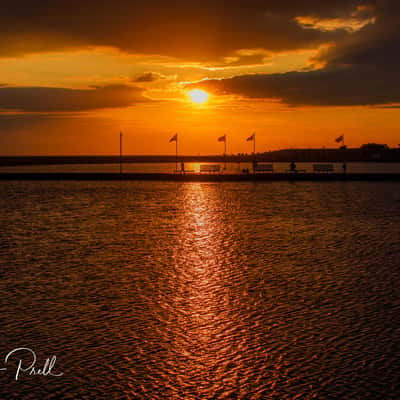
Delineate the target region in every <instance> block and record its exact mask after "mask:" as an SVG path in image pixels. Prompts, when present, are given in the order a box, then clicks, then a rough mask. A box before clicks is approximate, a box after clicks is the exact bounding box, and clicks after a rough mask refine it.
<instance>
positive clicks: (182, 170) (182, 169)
mask: <svg viewBox="0 0 400 400" xmlns="http://www.w3.org/2000/svg"><path fill="white" fill-rule="evenodd" d="M181 172H182V174H184V173H185V163H184V162H183V161H181Z"/></svg>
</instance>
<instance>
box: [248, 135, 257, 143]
mask: <svg viewBox="0 0 400 400" xmlns="http://www.w3.org/2000/svg"><path fill="white" fill-rule="evenodd" d="M255 136H256V134H255V133H253V134H252V135H251V136H249V137H248V138H247V139H246V142H251V141H252V140H254V138H255Z"/></svg>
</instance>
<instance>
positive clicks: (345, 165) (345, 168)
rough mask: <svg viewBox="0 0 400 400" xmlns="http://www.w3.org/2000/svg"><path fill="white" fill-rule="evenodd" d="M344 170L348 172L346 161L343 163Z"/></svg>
mask: <svg viewBox="0 0 400 400" xmlns="http://www.w3.org/2000/svg"><path fill="white" fill-rule="evenodd" d="M342 171H343V173H344V174H345V173H346V172H347V164H346V163H345V162H344V163H343V164H342Z"/></svg>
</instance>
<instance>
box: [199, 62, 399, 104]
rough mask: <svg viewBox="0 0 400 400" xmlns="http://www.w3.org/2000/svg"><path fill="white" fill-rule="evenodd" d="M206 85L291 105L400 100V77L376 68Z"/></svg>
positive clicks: (247, 78)
mask: <svg viewBox="0 0 400 400" xmlns="http://www.w3.org/2000/svg"><path fill="white" fill-rule="evenodd" d="M192 86H194V87H202V88H205V89H208V90H211V91H216V92H218V93H221V94H237V95H241V96H246V97H250V98H260V99H261V98H263V99H264V98H267V99H277V100H281V101H283V102H284V103H286V104H289V105H291V106H301V105H315V106H341V105H376V104H387V103H395V102H400V91H399V87H400V77H398V76H397V74H390V76H385V78H384V79H382V78H380V76H379V74H378V75H377V71H376V70H374V69H370V70H368V69H363V68H343V69H329V70H319V71H310V72H289V73H286V74H270V75H260V74H259V75H244V76H237V77H234V78H230V79H222V80H208V81H204V82H202V83H199V84H193V85H192Z"/></svg>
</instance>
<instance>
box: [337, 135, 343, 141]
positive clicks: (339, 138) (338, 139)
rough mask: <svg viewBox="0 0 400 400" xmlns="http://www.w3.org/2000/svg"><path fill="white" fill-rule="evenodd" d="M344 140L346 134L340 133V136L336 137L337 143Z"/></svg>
mask: <svg viewBox="0 0 400 400" xmlns="http://www.w3.org/2000/svg"><path fill="white" fill-rule="evenodd" d="M343 141H344V135H340V136H339V137H337V138H336V139H335V142H336V143H340V142H343Z"/></svg>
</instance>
